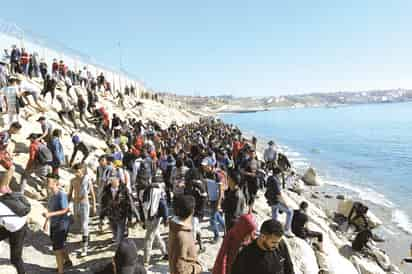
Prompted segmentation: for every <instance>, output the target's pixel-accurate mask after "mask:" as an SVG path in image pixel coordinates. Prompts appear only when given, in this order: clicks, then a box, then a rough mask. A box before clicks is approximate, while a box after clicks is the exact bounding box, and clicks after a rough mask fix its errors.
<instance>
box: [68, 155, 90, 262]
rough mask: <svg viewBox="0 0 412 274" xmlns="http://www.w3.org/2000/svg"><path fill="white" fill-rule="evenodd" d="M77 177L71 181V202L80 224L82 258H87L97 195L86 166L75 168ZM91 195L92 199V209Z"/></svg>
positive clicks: (76, 219) (79, 164)
mask: <svg viewBox="0 0 412 274" xmlns="http://www.w3.org/2000/svg"><path fill="white" fill-rule="evenodd" d="M73 171H74V173H75V177H74V178H73V179H72V180H71V181H70V191H69V201H73V209H74V218H75V222H78V223H79V224H80V232H81V233H82V243H81V252H80V256H81V257H84V256H87V251H88V243H89V215H90V209H91V214H92V215H93V216H94V215H96V195H95V194H94V189H93V183H92V181H91V177H90V176H89V175H88V174H87V169H86V166H85V165H84V164H81V163H77V164H75V165H74V166H73ZM89 195H90V196H91V198H92V205H91V207H90V202H89Z"/></svg>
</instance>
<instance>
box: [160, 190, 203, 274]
mask: <svg viewBox="0 0 412 274" xmlns="http://www.w3.org/2000/svg"><path fill="white" fill-rule="evenodd" d="M173 208H174V211H175V215H176V216H175V217H173V218H172V219H171V221H170V225H169V247H168V249H169V271H170V274H186V273H191V274H199V273H200V272H201V271H202V267H201V265H200V263H199V261H198V259H197V248H196V245H195V241H194V239H193V233H192V229H193V228H192V218H193V213H194V211H195V199H194V198H193V197H192V196H188V195H182V196H178V197H176V199H175V201H174V207H173Z"/></svg>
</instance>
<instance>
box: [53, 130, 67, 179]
mask: <svg viewBox="0 0 412 274" xmlns="http://www.w3.org/2000/svg"><path fill="white" fill-rule="evenodd" d="M52 136H53V138H52V141H51V142H50V150H51V152H52V153H53V161H52V162H51V166H52V168H53V171H52V172H53V174H57V175H59V168H60V167H61V166H62V165H63V164H64V160H65V159H64V150H63V145H62V143H61V137H62V131H61V130H60V129H58V128H56V129H55V130H53V134H52Z"/></svg>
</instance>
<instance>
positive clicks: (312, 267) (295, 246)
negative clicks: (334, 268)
mask: <svg viewBox="0 0 412 274" xmlns="http://www.w3.org/2000/svg"><path fill="white" fill-rule="evenodd" d="M285 242H286V245H287V247H288V250H289V253H290V255H291V259H292V263H293V268H294V270H295V273H296V274H298V273H302V274H317V273H319V267H318V264H317V261H316V256H315V253H314V252H313V249H312V248H311V247H310V246H309V244H308V243H307V242H306V241H304V240H302V239H300V238H297V237H294V238H290V239H287V240H285Z"/></svg>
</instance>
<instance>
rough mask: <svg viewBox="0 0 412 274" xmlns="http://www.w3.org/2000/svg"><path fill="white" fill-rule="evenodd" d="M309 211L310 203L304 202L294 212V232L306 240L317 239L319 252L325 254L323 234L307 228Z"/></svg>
mask: <svg viewBox="0 0 412 274" xmlns="http://www.w3.org/2000/svg"><path fill="white" fill-rule="evenodd" d="M307 209H308V203H307V202H305V201H303V202H301V203H300V205H299V209H298V210H294V211H293V219H292V232H293V233H294V234H295V235H296V236H298V237H299V238H302V239H304V240H306V239H308V238H317V240H318V243H319V246H318V247H319V251H322V252H323V234H322V233H321V232H317V231H312V230H310V229H308V228H307V223H308V220H309V217H308V215H307Z"/></svg>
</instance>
